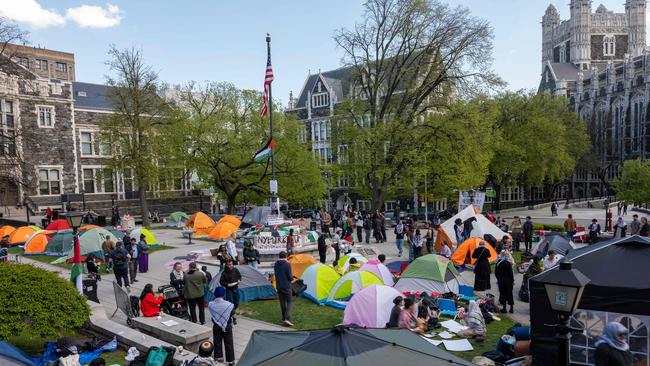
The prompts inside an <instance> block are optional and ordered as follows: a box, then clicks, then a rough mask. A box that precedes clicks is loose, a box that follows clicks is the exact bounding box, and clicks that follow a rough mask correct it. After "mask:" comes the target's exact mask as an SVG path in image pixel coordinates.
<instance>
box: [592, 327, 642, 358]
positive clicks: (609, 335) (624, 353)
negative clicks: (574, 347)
mask: <svg viewBox="0 0 650 366" xmlns="http://www.w3.org/2000/svg"><path fill="white" fill-rule="evenodd" d="M627 337H628V330H627V328H625V326H623V324H621V323H619V322H609V323H607V325H606V326H605V329H604V330H603V335H601V336H600V337H598V340H597V341H596V352H595V354H594V359H595V361H596V363H595V365H596V366H632V365H634V356H633V355H632V352H630V345H629V344H628V343H627Z"/></svg>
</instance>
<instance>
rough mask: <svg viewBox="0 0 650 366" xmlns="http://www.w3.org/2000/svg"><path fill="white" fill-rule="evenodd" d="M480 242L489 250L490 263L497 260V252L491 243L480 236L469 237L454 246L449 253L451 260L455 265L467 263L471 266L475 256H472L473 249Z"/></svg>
mask: <svg viewBox="0 0 650 366" xmlns="http://www.w3.org/2000/svg"><path fill="white" fill-rule="evenodd" d="M480 243H485V247H486V248H487V249H488V250H489V251H490V263H492V262H494V261H496V260H497V252H496V250H494V248H492V245H490V243H488V242H487V241H485V240H483V239H482V238H469V239H467V240H465V241H464V242H463V243H462V244H461V245H459V246H458V248H456V250H455V251H454V253H453V254H452V255H451V260H452V261H454V264H455V265H457V266H462V265H468V266H470V267H471V266H473V265H474V263H475V262H476V258H472V254H473V253H474V250H475V249H476V248H478V246H479V244H480Z"/></svg>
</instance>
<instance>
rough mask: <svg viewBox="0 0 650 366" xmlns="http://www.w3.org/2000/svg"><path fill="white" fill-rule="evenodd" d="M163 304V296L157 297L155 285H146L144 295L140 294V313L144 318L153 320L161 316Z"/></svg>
mask: <svg viewBox="0 0 650 366" xmlns="http://www.w3.org/2000/svg"><path fill="white" fill-rule="evenodd" d="M162 302H163V296H162V295H161V294H158V295H156V294H155V293H154V292H153V285H152V284H150V283H148V284H146V285H144V289H143V290H142V294H140V311H141V312H142V316H144V317H146V318H151V317H154V316H158V315H159V314H160V304H161V303H162Z"/></svg>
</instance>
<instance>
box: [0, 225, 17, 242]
mask: <svg viewBox="0 0 650 366" xmlns="http://www.w3.org/2000/svg"><path fill="white" fill-rule="evenodd" d="M14 231H16V228H15V227H13V226H10V225H5V226H3V227H0V239H2V238H4V237H5V236H7V235H11V233H13V232H14Z"/></svg>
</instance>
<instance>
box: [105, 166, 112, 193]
mask: <svg viewBox="0 0 650 366" xmlns="http://www.w3.org/2000/svg"><path fill="white" fill-rule="evenodd" d="M114 176H115V175H114V174H113V170H112V169H108V168H106V169H104V170H102V186H103V187H102V188H103V189H104V192H106V193H110V192H115V179H114Z"/></svg>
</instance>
